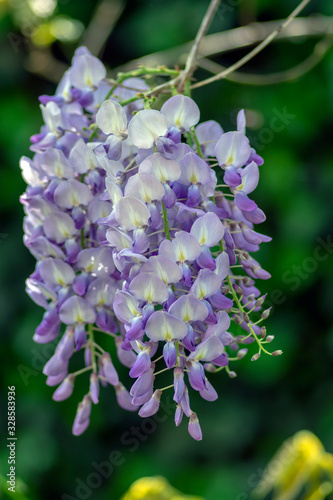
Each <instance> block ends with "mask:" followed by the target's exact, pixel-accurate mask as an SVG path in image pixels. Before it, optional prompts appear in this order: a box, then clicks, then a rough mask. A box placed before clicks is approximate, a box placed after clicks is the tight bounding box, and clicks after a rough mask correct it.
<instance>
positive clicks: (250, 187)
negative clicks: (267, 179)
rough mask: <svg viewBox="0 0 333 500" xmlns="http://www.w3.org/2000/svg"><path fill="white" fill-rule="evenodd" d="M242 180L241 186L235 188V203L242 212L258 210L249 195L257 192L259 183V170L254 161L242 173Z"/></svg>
mask: <svg viewBox="0 0 333 500" xmlns="http://www.w3.org/2000/svg"><path fill="white" fill-rule="evenodd" d="M241 180H242V182H241V184H239V185H238V186H237V187H234V188H233V192H234V193H235V195H236V196H235V203H236V205H237V207H238V208H239V209H240V210H242V211H243V210H244V211H245V212H251V211H253V210H255V209H256V208H257V204H256V203H255V202H254V201H252V200H250V198H249V197H248V196H247V195H248V194H249V193H252V191H254V190H255V188H256V187H257V185H258V182H259V168H258V165H257V164H256V163H255V162H254V161H252V162H251V163H250V164H249V165H247V166H246V167H245V168H244V169H243V170H242V171H241Z"/></svg>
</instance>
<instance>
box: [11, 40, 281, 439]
mask: <svg viewBox="0 0 333 500" xmlns="http://www.w3.org/2000/svg"><path fill="white" fill-rule="evenodd" d="M131 85H132V86H133V89H134V90H131ZM140 89H141V90H140ZM138 90H139V92H137V91H138ZM146 91H147V85H146V83H145V82H144V81H143V80H140V79H138V78H133V77H132V75H129V76H128V78H127V79H126V78H125V79H124V77H123V76H122V77H121V78H120V80H119V83H117V84H116V86H114V85H113V84H112V85H111V83H110V82H109V81H108V80H107V79H106V70H105V68H104V66H103V64H102V63H101V62H100V61H99V60H98V59H97V58H95V57H93V56H92V55H91V54H90V53H89V51H88V50H87V49H86V48H85V47H81V48H79V49H78V50H77V51H76V53H75V55H74V58H73V62H72V66H71V67H70V68H69V69H68V71H66V73H65V75H64V77H63V80H62V81H61V83H60V84H59V87H58V89H57V91H56V95H55V96H42V97H41V98H40V100H41V103H42V104H41V110H42V114H43V118H44V122H45V123H44V125H43V126H42V129H41V132H40V133H39V134H37V135H35V136H33V137H32V139H31V140H32V146H31V150H32V151H33V152H34V156H33V158H32V159H29V158H26V157H23V158H22V159H21V162H20V165H21V169H22V175H23V177H24V179H25V181H26V182H27V184H28V187H27V190H26V192H25V193H24V194H23V195H22V197H21V201H22V203H23V206H24V210H25V214H26V215H25V220H24V242H25V245H26V246H27V247H28V248H29V250H30V251H31V253H32V254H33V255H34V256H35V258H36V260H37V264H36V268H35V271H34V272H33V273H32V275H31V277H30V278H29V279H27V282H26V284H27V292H28V294H29V295H30V297H31V298H32V300H34V302H36V303H37V304H38V305H40V306H41V307H42V308H43V309H44V310H45V312H44V315H43V319H42V321H41V323H40V325H39V326H38V327H37V329H36V332H35V335H34V340H35V341H36V342H38V343H48V342H52V341H55V340H56V339H58V338H59V342H58V345H57V347H56V349H55V352H54V354H53V356H52V357H51V359H50V360H49V361H48V362H47V363H46V365H45V367H44V370H43V373H44V374H45V375H46V376H47V384H48V385H50V386H58V387H57V388H56V390H55V392H54V394H53V399H54V400H55V401H63V400H65V399H67V398H69V397H71V396H72V394H73V393H74V389H75V379H76V377H78V376H81V375H82V376H87V390H88V392H87V394H86V395H85V396H84V398H83V400H82V401H81V402H80V403H79V405H78V410H77V414H76V416H75V420H74V424H73V434H75V435H79V434H81V433H82V432H84V431H85V430H86V429H87V427H88V426H89V420H90V415H91V409H92V404H94V405H96V404H98V402H99V393H100V385H102V386H107V385H108V386H110V385H111V386H113V388H114V391H115V397H116V400H117V402H118V404H119V405H120V406H121V407H122V408H124V409H126V410H129V411H139V415H140V416H142V417H147V416H151V415H153V414H155V413H156V412H157V411H158V409H159V406H160V401H161V398H163V392H164V391H165V390H172V391H173V399H174V401H175V423H176V425H177V426H178V425H179V424H180V422H181V420H182V418H183V415H184V414H185V416H186V417H187V418H188V419H189V423H188V431H189V434H190V435H191V436H192V437H193V438H194V439H196V440H200V439H202V432H201V428H200V424H199V419H198V416H197V414H196V412H195V411H194V410H193V409H192V406H191V401H190V396H191V392H192V391H197V392H199V394H200V395H201V397H202V398H203V399H205V400H207V401H214V400H216V399H217V397H218V394H217V391H216V390H215V389H214V387H213V385H212V378H213V377H214V375H211V374H212V373H216V372H219V371H221V370H225V371H227V373H228V374H229V375H230V376H231V377H232V376H234V375H235V372H234V371H233V370H230V368H229V363H230V364H232V363H233V361H234V360H235V359H241V358H242V357H243V356H244V354H245V353H246V349H244V348H242V344H250V343H251V342H256V344H257V345H258V348H259V354H260V352H261V351H262V350H264V351H265V352H267V351H266V349H265V348H264V347H263V343H264V342H268V341H269V340H265V336H266V330H265V328H264V327H262V324H261V322H262V321H263V320H264V319H266V317H267V316H268V311H264V312H263V314H262V315H261V316H260V312H259V311H260V310H261V306H262V303H263V301H264V298H265V296H261V294H260V291H259V289H258V288H257V286H256V279H267V278H269V276H270V275H269V273H268V272H267V271H265V270H264V269H262V268H261V266H260V264H259V263H258V262H257V260H255V259H254V258H253V257H252V255H250V253H251V254H252V252H256V251H258V250H259V245H260V243H262V242H267V241H269V240H270V238H269V237H267V236H264V235H262V234H260V233H259V232H256V231H255V230H254V226H255V224H258V223H260V222H262V221H263V220H265V215H264V214H263V212H262V211H261V210H260V208H259V207H258V206H257V204H256V203H255V201H253V199H252V194H253V191H254V190H255V188H256V187H257V184H258V181H259V166H260V165H261V159H260V157H259V156H258V155H256V154H255V152H254V150H253V149H252V148H251V146H250V144H249V140H248V139H247V137H246V135H245V115H244V113H243V112H240V113H239V116H238V129H237V131H231V132H224V131H223V129H222V128H221V126H220V125H219V124H218V123H216V122H214V121H207V122H203V123H200V124H198V122H199V118H200V111H199V108H198V106H197V105H196V103H195V102H194V101H193V99H191V98H190V97H188V96H184V95H181V94H178V95H174V96H172V97H170V98H169V99H167V100H166V101H165V102H164V104H163V105H162V107H161V109H160V111H159V110H158V109H151V104H152V102H153V100H151V99H149V97H146V95H145V92H146ZM121 99H123V101H122V100H121ZM156 107H158V106H156V105H155V108H156ZM221 174H222V175H223V184H221V185H220V184H218V179H220V178H221V176H222V175H221ZM249 195H251V198H250V197H249ZM258 315H259V316H258ZM231 321H233V323H234V325H236V333H237V334H236V333H231V332H229V331H228V330H229V328H230V324H231ZM103 334H104V336H105V335H106V336H107V337H108V338H110V337H111V338H112V339H113V340H114V342H115V347H116V350H115V352H117V358H118V359H114V358H115V356H114V355H112V358H111V355H110V353H109V352H108V350H106V347H105V344H104V341H103ZM106 345H107V343H106ZM103 346H104V347H103ZM81 352H82V353H84V356H83V359H84V366H83V367H82V369H79V370H77V371H76V372H72V371H70V366H71V358H72V357H73V356H79V355H80V354H79V353H81ZM112 352H113V351H112ZM273 354H274V355H277V354H279V351H275V352H274V353H273ZM256 356H257V357H258V354H257V355H256ZM119 364H122V365H124V366H126V367H127V368H128V369H129V376H130V378H132V379H133V383H132V386H131V387H130V388H129V389H128V390H127V389H126V388H125V386H124V384H123V383H122V382H121V381H120V380H119V376H118V372H117V366H118V365H119ZM164 371H165V372H167V373H168V374H169V379H170V384H169V385H167V386H166V387H162V386H161V384H160V377H159V373H160V372H164ZM83 374H86V375H83Z"/></svg>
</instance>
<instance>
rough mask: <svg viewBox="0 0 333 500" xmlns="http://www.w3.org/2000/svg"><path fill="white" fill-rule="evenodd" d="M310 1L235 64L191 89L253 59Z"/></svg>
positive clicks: (294, 11)
mask: <svg viewBox="0 0 333 500" xmlns="http://www.w3.org/2000/svg"><path fill="white" fill-rule="evenodd" d="M310 2H311V0H302V2H301V3H300V4H299V5H298V6H297V7H296V9H294V10H293V11H292V13H291V14H290V15H289V16H288V17H287V18H286V19H285V20H284V21H283V23H282V24H280V25H279V26H278V27H277V28H276V29H275V30H274V31H272V33H271V34H270V35H268V37H267V38H265V40H263V41H262V42H261V43H260V44H259V45H258V46H257V47H255V48H254V49H253V50H251V52H249V53H248V54H247V55H246V56H244V57H242V58H241V59H240V60H239V61H237V62H236V63H235V64H232V65H231V66H230V67H229V68H227V69H225V70H224V71H221V73H219V74H217V75H215V76H212V77H210V78H207V79H206V80H202V81H201V82H198V83H195V84H194V85H192V86H191V88H192V89H195V88H198V87H203V86H204V85H208V84H209V83H212V82H216V81H217V80H221V79H222V78H225V77H226V76H227V75H230V74H231V73H233V72H234V71H236V70H237V69H238V68H240V67H241V66H244V64H246V63H247V62H248V61H250V60H251V59H253V57H255V56H256V55H257V54H259V52H261V51H262V50H263V49H264V48H265V47H267V45H269V44H270V43H271V41H272V40H274V38H276V37H277V35H278V34H279V33H280V31H282V30H283V29H284V28H285V27H287V26H288V24H290V23H291V21H292V20H293V19H294V18H295V17H296V16H298V14H299V13H300V12H301V11H302V10H303V9H304V8H305V7H306V6H307V5H308V4H309V3H310Z"/></svg>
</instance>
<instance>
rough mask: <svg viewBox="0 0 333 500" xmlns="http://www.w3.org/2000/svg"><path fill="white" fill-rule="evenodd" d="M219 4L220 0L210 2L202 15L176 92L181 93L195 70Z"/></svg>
mask: <svg viewBox="0 0 333 500" xmlns="http://www.w3.org/2000/svg"><path fill="white" fill-rule="evenodd" d="M220 2H221V0H211V2H210V4H209V6H208V9H207V11H206V14H205V15H204V17H203V19H202V22H201V25H200V27H199V30H198V33H197V36H196V37H195V39H194V42H193V45H192V47H191V50H190V52H189V54H188V56H187V60H186V64H185V69H184V72H183V73H182V77H181V80H180V83H179V85H178V92H182V90H183V88H184V84H185V82H186V80H187V79H188V78H190V77H191V75H192V73H193V71H194V70H195V68H196V64H197V57H198V51H199V47H200V44H201V41H202V39H203V37H204V36H205V34H206V33H207V31H208V29H209V26H210V25H211V22H212V20H213V18H214V16H215V13H216V11H217V8H218V6H219V4H220Z"/></svg>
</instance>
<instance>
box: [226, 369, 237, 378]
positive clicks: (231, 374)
mask: <svg viewBox="0 0 333 500" xmlns="http://www.w3.org/2000/svg"><path fill="white" fill-rule="evenodd" d="M228 375H229V377H230V378H236V377H237V373H236V372H234V371H230V372H228Z"/></svg>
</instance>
